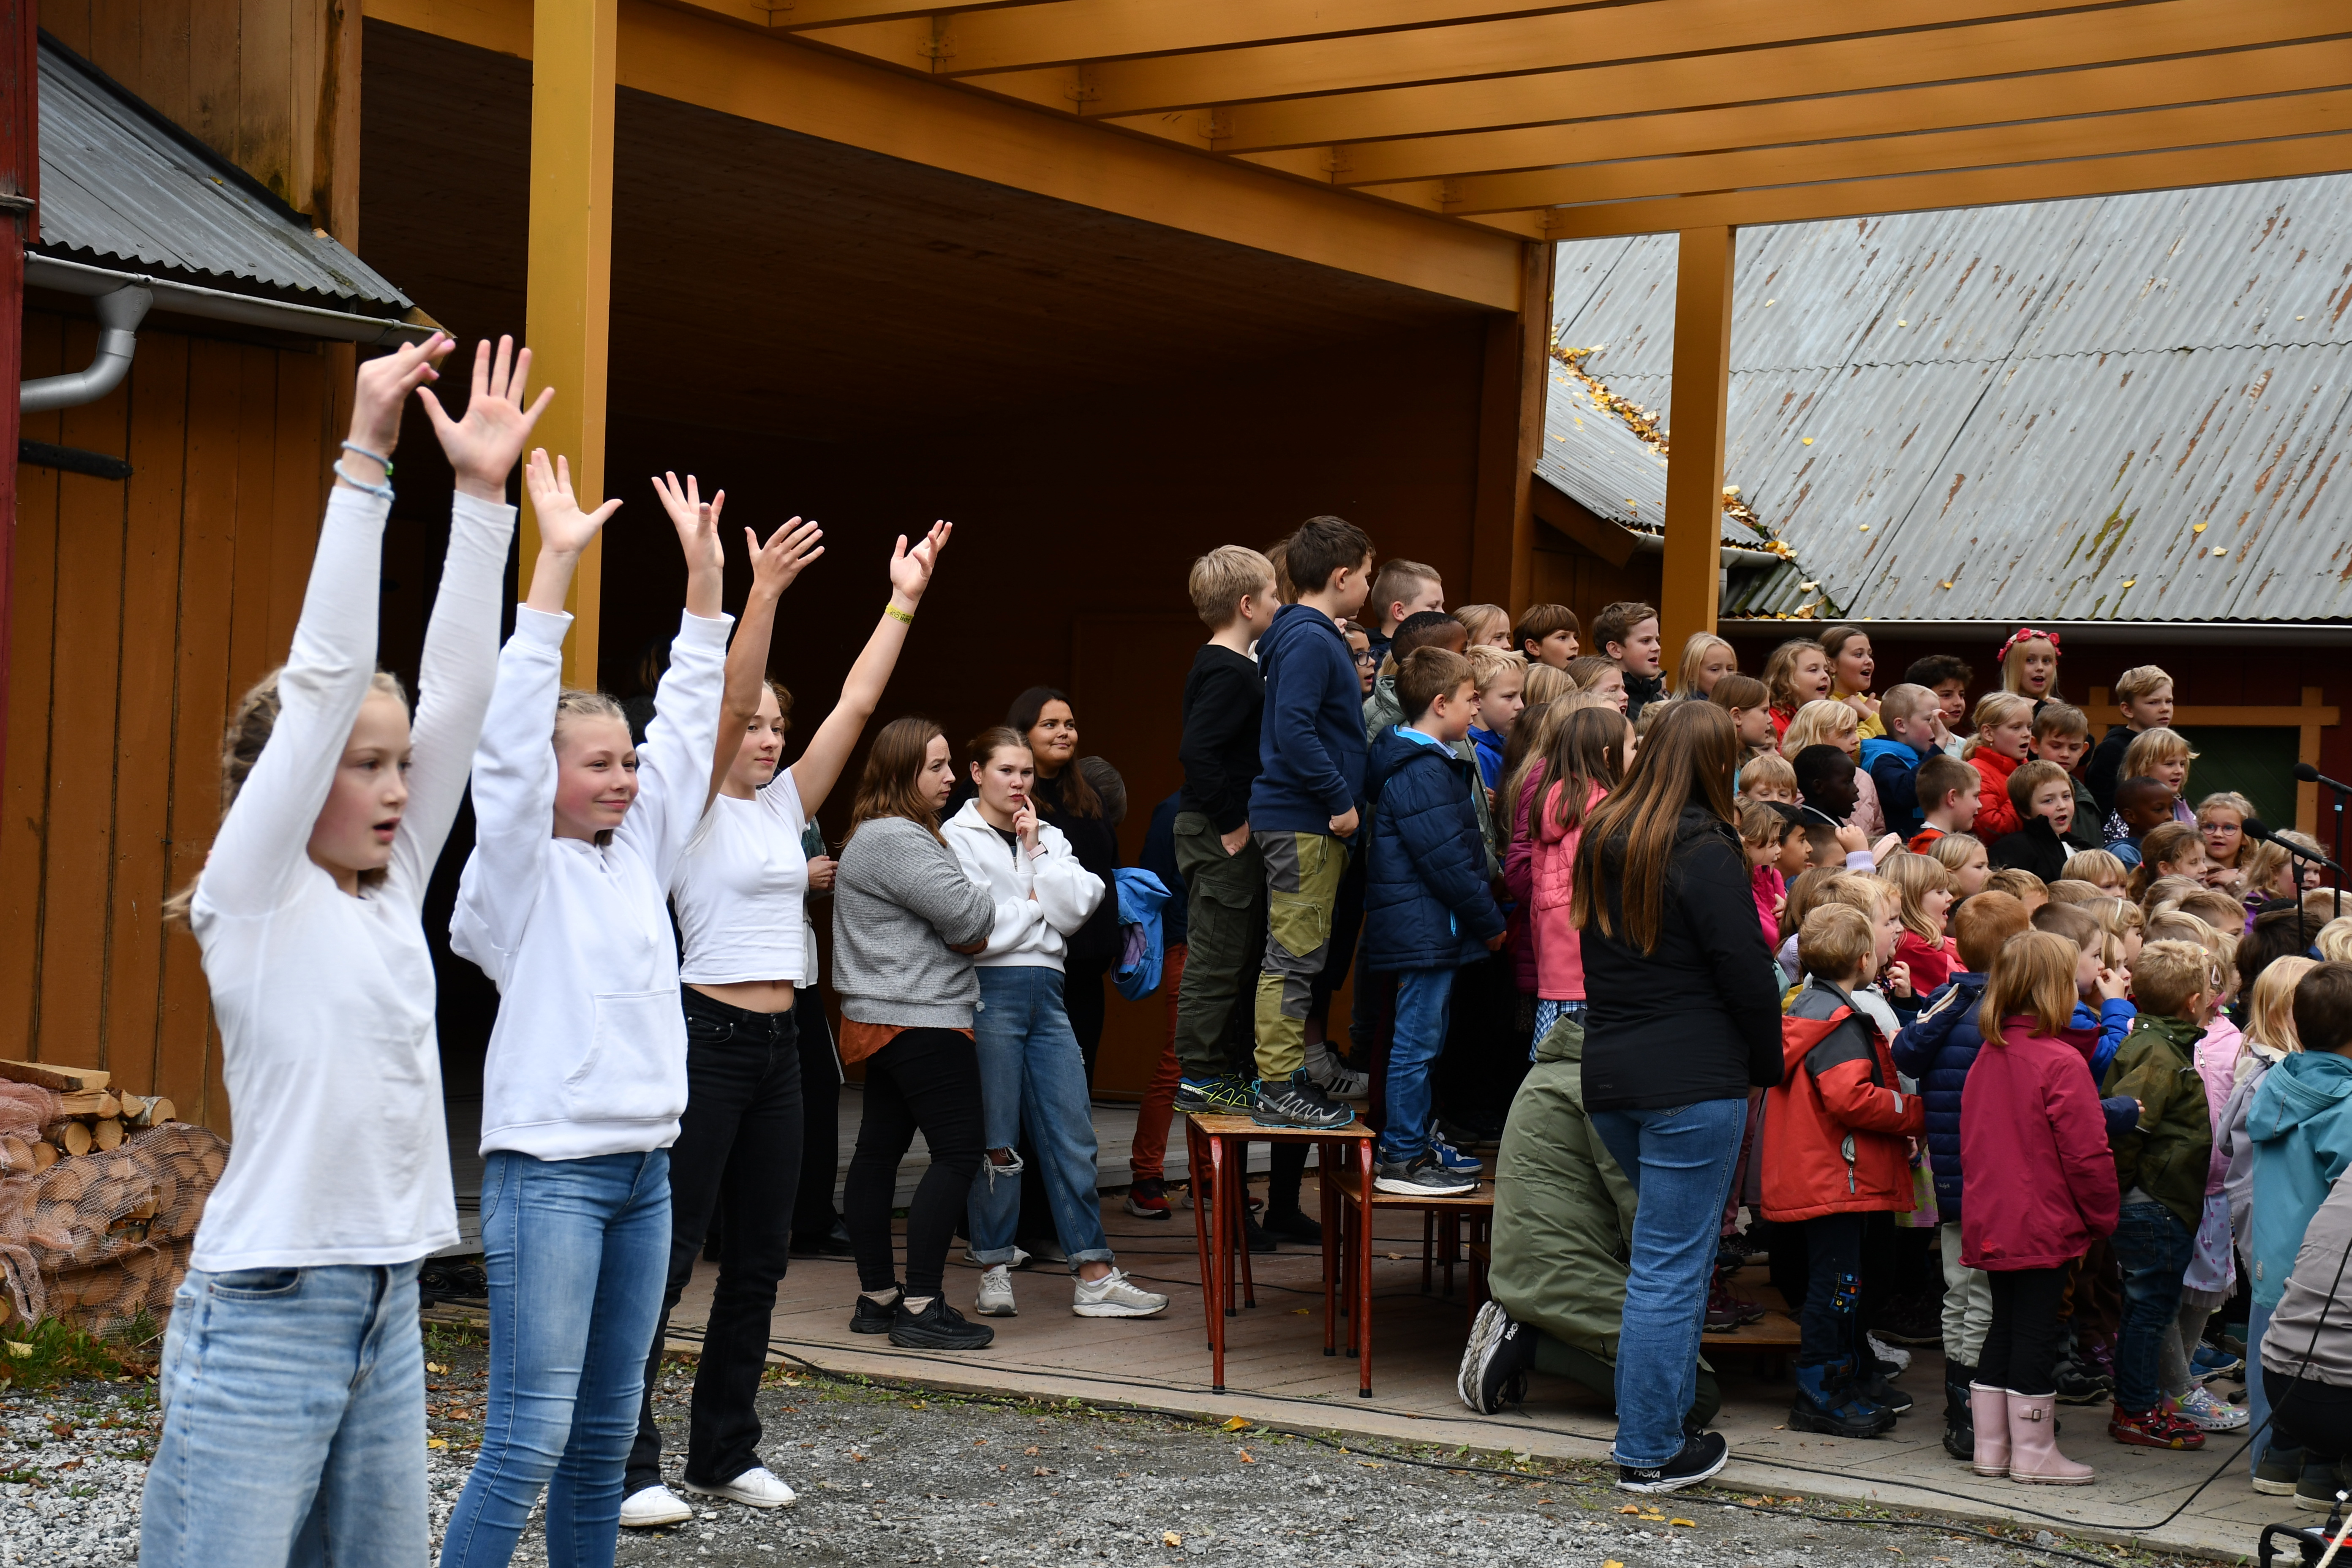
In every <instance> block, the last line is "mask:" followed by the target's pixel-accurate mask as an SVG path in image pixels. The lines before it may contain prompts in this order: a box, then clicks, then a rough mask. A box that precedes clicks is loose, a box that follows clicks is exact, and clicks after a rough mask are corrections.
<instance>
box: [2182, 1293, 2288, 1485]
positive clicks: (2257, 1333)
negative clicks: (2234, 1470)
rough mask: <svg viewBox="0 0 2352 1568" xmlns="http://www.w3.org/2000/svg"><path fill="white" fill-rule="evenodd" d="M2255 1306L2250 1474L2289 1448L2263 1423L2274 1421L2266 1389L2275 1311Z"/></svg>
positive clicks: (2249, 1328)
mask: <svg viewBox="0 0 2352 1568" xmlns="http://www.w3.org/2000/svg"><path fill="white" fill-rule="evenodd" d="M2251 1305H2252V1310H2251V1311H2249V1312H2248V1313H2247V1314H2246V1416H2247V1419H2248V1420H2249V1421H2250V1422H2251V1424H2252V1428H2253V1433H2254V1440H2253V1441H2252V1442H2251V1443H2249V1444H2247V1445H2246V1470H2247V1473H2248V1474H2252V1472H2253V1470H2254V1469H2255V1468H2256V1467H2258V1466H2260V1465H2261V1464H2262V1462H2263V1455H2265V1454H2267V1453H2269V1452H2270V1450H2271V1445H2272V1444H2273V1443H2278V1446H2279V1447H2282V1448H2284V1447H2286V1445H2285V1444H2284V1443H2280V1442H2279V1440H2278V1437H2277V1436H2276V1435H2275V1434H2274V1433H2273V1432H2271V1431H2269V1430H2267V1429H2265V1427H2264V1426H2263V1423H2264V1422H2266V1421H2268V1420H2269V1419H2270V1418H2271V1391H2270V1390H2269V1389H2268V1388H2266V1387H2264V1386H2263V1333H2264V1331H2267V1330H2268V1329H2269V1328H2270V1326H2271V1313H2272V1311H2273V1309H2272V1308H2269V1307H2265V1306H2263V1304H2262V1303H2261V1302H2260V1301H2255V1302H2252V1303H2251ZM2196 1353H2197V1352H2195V1351H2193V1350H2192V1351H2190V1352H2189V1354H2190V1355H2195V1354H2196Z"/></svg>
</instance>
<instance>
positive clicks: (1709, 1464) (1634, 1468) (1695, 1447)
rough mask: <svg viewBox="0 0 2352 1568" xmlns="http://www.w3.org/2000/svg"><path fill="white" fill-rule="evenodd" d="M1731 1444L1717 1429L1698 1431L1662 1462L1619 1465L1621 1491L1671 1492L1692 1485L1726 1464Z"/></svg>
mask: <svg viewBox="0 0 2352 1568" xmlns="http://www.w3.org/2000/svg"><path fill="white" fill-rule="evenodd" d="M1730 1459H1731V1445H1730V1443H1728V1442H1727V1441H1726V1440H1725V1438H1724V1436H1723V1434H1722V1433H1720V1432H1701V1433H1698V1434H1696V1436H1687V1437H1685V1438H1684V1439H1683V1451H1682V1452H1681V1453H1679V1454H1676V1455H1675V1457H1674V1458H1671V1459H1668V1460H1667V1461H1666V1462H1665V1463H1664V1464H1663V1465H1620V1466H1618V1467H1617V1489H1618V1490H1619V1491H1621V1492H1671V1491H1679V1490H1680V1489H1683V1488H1684V1487H1695V1486H1696V1485H1698V1484H1699V1482H1701V1481H1703V1480H1706V1479H1707V1478H1709V1477H1710V1476H1712V1475H1714V1474H1715V1473H1716V1472H1717V1470H1720V1469H1721V1468H1723V1467H1724V1466H1725V1465H1726V1464H1727V1463H1729V1462H1730Z"/></svg>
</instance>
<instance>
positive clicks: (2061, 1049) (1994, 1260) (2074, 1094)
mask: <svg viewBox="0 0 2352 1568" xmlns="http://www.w3.org/2000/svg"><path fill="white" fill-rule="evenodd" d="M2096 1043H2097V1035H2096V1033H2095V1031H2093V1030H2089V1029H2061V1030H2060V1031H2058V1033H2057V1034H2056V1035H2054V1036H2053V1035H2044V1034H2041V1033H2038V1032H2037V1030H2036V1028H2035V1026H2034V1022H2033V1020H2032V1018H2030V1017H2020V1018H2007V1019H2004V1020H2002V1022H2001V1026H2000V1040H1998V1041H1993V1040H1988V1041H1986V1042H1985V1044H1984V1047H1983V1048H1982V1049H1980V1050H1979V1051H1978V1052H1977V1056H1976V1060H1975V1061H1973V1062H1971V1063H1969V1081H1968V1083H1967V1084H1966V1085H1965V1086H1964V1087H1963V1088H1962V1089H1961V1090H1960V1261H1961V1262H1963V1263H1965V1264H1967V1265H1968V1266H1969V1268H1987V1269H2003V1268H2057V1267H2058V1266H2059V1265H2060V1264H2062V1263H2065V1262H2068V1261H2071V1260H2072V1259H2074V1258H2079V1257H2081V1256H2082V1254H2083V1249H2084V1247H2088V1246H2090V1245H2091V1243H2093V1242H2094V1241H2096V1240H2097V1239H2098V1238H2099V1237H2103V1236H2108V1235H2112V1234H2113V1233H2114V1231H2115V1228H2116V1160H2115V1155H2114V1153H2113V1152H2111V1151H2110V1150H2109V1148H2108V1146H2107V1124H2106V1118H2105V1114H2104V1113H2103V1112H2102V1111H2101V1110H2100V1109H2099V1090H2098V1088H2097V1086H2096V1085H2095V1084H2094V1083H2093V1082H2092V1081H2091V1075H2090V1074H2089V1073H2087V1072H2085V1071H2084V1070H2083V1064H2084V1062H2086V1061H2087V1060H2088V1059H2089V1058H2090V1054H2091V1048H2092V1047H2093V1046H2094V1045H2095V1044H2096Z"/></svg>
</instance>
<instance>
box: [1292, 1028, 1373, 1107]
mask: <svg viewBox="0 0 2352 1568" xmlns="http://www.w3.org/2000/svg"><path fill="white" fill-rule="evenodd" d="M1307 1082H1309V1083H1311V1084H1313V1085H1314V1086H1315V1087H1316V1088H1318V1089H1321V1090H1322V1091H1323V1092H1324V1093H1326V1094H1328V1095H1329V1096H1330V1097H1331V1098H1332V1099H1334V1100H1370V1098H1371V1096H1372V1075H1371V1074H1370V1073H1362V1072H1354V1071H1351V1070H1349V1068H1348V1066H1347V1064H1346V1063H1344V1062H1342V1061H1341V1060H1340V1059H1339V1053H1338V1052H1336V1051H1334V1050H1333V1049H1332V1048H1331V1044H1330V1042H1329V1041H1328V1040H1318V1041H1316V1042H1315V1043H1314V1044H1313V1045H1311V1046H1309V1047H1307Z"/></svg>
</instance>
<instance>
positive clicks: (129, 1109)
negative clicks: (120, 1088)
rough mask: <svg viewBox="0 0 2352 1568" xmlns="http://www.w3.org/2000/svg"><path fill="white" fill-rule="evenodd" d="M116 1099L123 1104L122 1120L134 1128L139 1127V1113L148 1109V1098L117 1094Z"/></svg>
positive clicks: (138, 1095) (139, 1095)
mask: <svg viewBox="0 0 2352 1568" xmlns="http://www.w3.org/2000/svg"><path fill="white" fill-rule="evenodd" d="M115 1098H116V1099H117V1100H121V1102H122V1112H121V1114H122V1120H123V1121H127V1122H129V1123H131V1125H132V1126H133V1127H136V1126H137V1125H139V1113H140V1112H141V1111H142V1110H146V1109H147V1096H145V1095H143V1094H126V1093H117V1094H116V1095H115Z"/></svg>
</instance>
